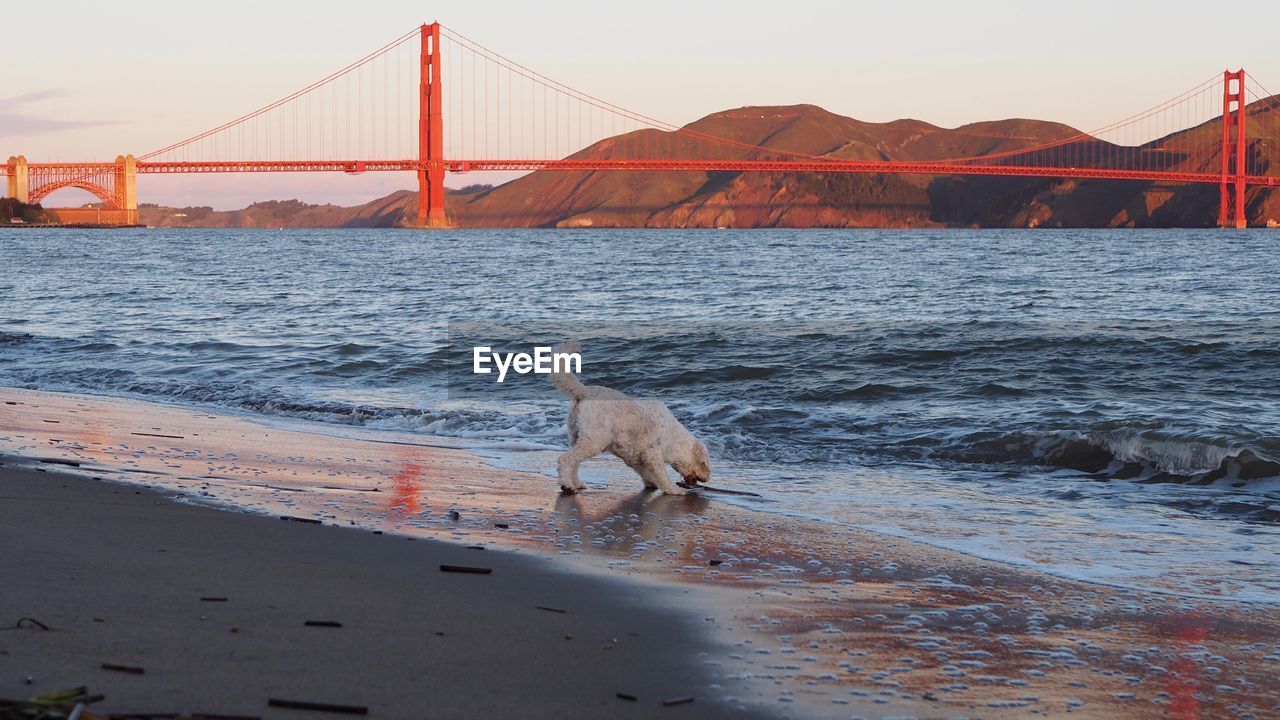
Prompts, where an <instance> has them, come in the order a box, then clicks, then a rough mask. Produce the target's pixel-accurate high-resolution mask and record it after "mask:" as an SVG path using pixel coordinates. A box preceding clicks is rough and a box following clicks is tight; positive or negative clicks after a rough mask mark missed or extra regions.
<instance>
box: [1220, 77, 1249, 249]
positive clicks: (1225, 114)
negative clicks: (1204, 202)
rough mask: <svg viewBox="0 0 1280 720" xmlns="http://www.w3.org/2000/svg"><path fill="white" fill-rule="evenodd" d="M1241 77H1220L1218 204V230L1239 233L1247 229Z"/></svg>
mask: <svg viewBox="0 0 1280 720" xmlns="http://www.w3.org/2000/svg"><path fill="white" fill-rule="evenodd" d="M1244 78H1245V75H1244V70H1237V71H1236V72H1231V71H1230V70H1228V71H1225V72H1224V73H1223V74H1222V184H1221V187H1220V189H1221V193H1220V194H1221V202H1220V204H1219V205H1218V227H1235V228H1237V229H1241V230H1243V229H1244V228H1245V227H1247V226H1248V219H1247V218H1246V217H1245V207H1244V192H1245V181H1244V179H1245V174H1246V165H1245V158H1246V156H1247V155H1248V151H1249V148H1248V141H1247V139H1246V138H1247V136H1246V135H1245V121H1246V117H1247V115H1248V108H1247V105H1248V101H1247V100H1246V98H1245V90H1244ZM1233 82H1234V83H1235V86H1234V87H1232V83H1233Z"/></svg>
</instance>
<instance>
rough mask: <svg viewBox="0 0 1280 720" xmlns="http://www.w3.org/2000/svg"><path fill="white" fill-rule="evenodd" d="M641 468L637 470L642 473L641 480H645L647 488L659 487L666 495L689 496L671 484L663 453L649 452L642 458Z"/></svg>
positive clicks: (682, 489) (683, 490)
mask: <svg viewBox="0 0 1280 720" xmlns="http://www.w3.org/2000/svg"><path fill="white" fill-rule="evenodd" d="M642 461H643V462H642V464H641V466H640V467H639V468H638V469H637V470H636V472H639V473H640V479H641V480H644V484H645V486H646V487H658V488H661V490H662V492H663V493H664V494H666V495H687V494H688V493H687V492H686V491H685V489H684V488H682V487H680V486H678V485H676V484H675V483H673V482H671V478H670V477H668V476H667V467H666V465H665V464H663V462H662V453H661V452H660V451H659V450H657V449H656V448H655V449H652V450H649V451H648V452H646V453H645V454H644V457H643V458H642Z"/></svg>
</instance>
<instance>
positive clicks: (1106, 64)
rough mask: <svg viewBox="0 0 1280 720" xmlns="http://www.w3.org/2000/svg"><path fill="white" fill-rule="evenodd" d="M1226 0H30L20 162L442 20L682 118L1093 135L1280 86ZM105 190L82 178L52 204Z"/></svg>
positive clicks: (1, 110)
mask: <svg viewBox="0 0 1280 720" xmlns="http://www.w3.org/2000/svg"><path fill="white" fill-rule="evenodd" d="M1222 9H1223V10H1224V11H1225V10H1227V9H1229V10H1230V14H1231V18H1223V19H1221V20H1219V19H1218V18H1216V17H1215V15H1214V6H1213V5H1212V4H1209V5H1206V4H1204V3H1189V2H1147V1H1143V0H1110V1H1108V2H1098V1H1096V0H1078V1H1077V2H1074V3H1040V2H1025V1H1017V2H1014V1H1007V0H968V1H967V2H938V1H934V0H917V2H912V3H897V2H874V3H871V2H853V1H846V2H828V1H826V0H820V1H812V0H810V1H806V0H798V1H797V2H791V3H776V2H763V1H760V0H736V1H733V2H728V1H722V0H714V1H706V0H679V1H676V0H651V1H649V2H644V3H623V2H585V1H577V0H575V1H554V0H548V2H536V3H535V2H527V0H526V1H518V2H517V1H508V0H490V1H489V2H476V1H475V0H466V1H461V2H459V1H454V0H439V1H437V2H434V3H421V2H407V1H405V0H377V1H376V2H373V1H370V2H364V3H354V2H325V1H323V0H310V1H308V2H295V1H294V0H279V1H276V0H273V1H272V2H264V1H263V0H257V1H255V2H246V1H244V0H224V1H222V2H218V3H195V2H173V1H172V0H169V1H167V2H153V1H152V0H130V1H129V2H114V3H103V2H100V1H96V0H95V1H87V0H59V1H58V2H43V3H40V2H36V3H31V2H22V3H14V4H13V6H12V7H6V8H5V11H4V17H5V41H4V43H3V45H2V46H0V54H2V55H3V56H4V57H3V58H0V158H6V157H8V156H10V155H17V154H22V155H25V156H26V157H27V158H28V160H29V161H32V162H38V161H51V160H65V161H70V160H84V159H110V158H114V157H115V156H116V155H119V154H123V153H134V154H141V153H144V152H147V151H149V150H153V149H156V148H158V147H160V146H163V145H166V144H168V143H170V142H173V141H175V140H179V139H182V138H185V137H188V136H190V135H192V134H195V133H197V132H200V131H202V130H206V129H208V128H210V127H213V126H215V125H218V124H220V123H222V122H223V121H225V120H228V119H231V118H233V117H237V116H239V115H241V114H243V113H244V112H247V111H249V110H253V109H255V108H258V107H260V106H262V105H265V104H267V103H269V102H271V101H273V100H275V99H277V98H280V97H281V96H284V95H287V94H288V93H290V92H292V91H294V90H296V89H299V88H301V87H303V86H305V85H307V84H309V83H311V82H312V81H314V80H317V79H319V78H321V77H323V76H325V75H327V74H329V73H330V72H332V71H334V70H336V69H338V68H340V67H342V66H344V65H346V64H347V63H349V62H351V61H352V60H355V59H357V58H359V57H361V56H363V55H365V54H366V53H368V52H370V51H372V50H374V49H376V48H378V47H380V46H381V45H383V44H385V43H386V42H387V41H389V40H391V39H393V38H395V37H397V36H399V35H401V34H402V33H404V32H406V31H407V30H410V29H411V28H413V27H415V26H417V25H419V24H421V23H423V22H431V21H432V20H439V21H440V22H442V23H445V24H446V25H448V26H449V27H451V28H452V29H454V30H456V31H457V32H460V33H462V34H463V35H466V36H468V37H470V38H473V39H474V40H476V41H479V42H480V43H482V44H484V45H486V46H488V47H491V48H493V49H495V50H497V51H499V52H501V53H502V54H503V55H505V56H507V57H509V58H511V59H513V60H515V61H517V62H520V63H521V64H523V65H525V66H527V67H530V68H533V69H535V70H537V71H539V72H541V73H542V74H544V75H546V76H548V77H551V78H554V79H556V80H558V81H561V82H564V83H565V84H567V85H570V86H573V87H575V88H577V89H580V90H583V91H585V92H589V93H591V94H592V95H595V96H597V97H600V98H603V99H605V100H608V101H610V102H612V103H615V104H617V105H620V106H622V107H626V108H629V109H632V110H636V111H638V112H641V113H644V114H646V115H649V116H651V117H656V118H660V119H662V120H665V121H668V122H671V123H675V124H684V123H686V122H689V121H692V120H695V119H697V118H699V117H702V116H704V115H706V114H708V113H711V112H715V111H718V110H723V109H727V108H733V107H740V106H743V105H766V104H768V105H775V104H792V103H812V104H815V105H820V106H822V107H824V108H826V109H828V110H831V111H832V112H836V113H839V114H842V115H848V116H851V117H856V118H858V119H861V120H868V121H888V120H893V119H898V118H906V117H910V118H918V119H921V120H926V121H929V122H932V123H934V124H937V125H942V126H947V127H954V126H957V125H962V124H965V123H968V122H974V121H978V120H992V119H1001V118H1008V117H1028V118H1037V119H1045V120H1055V121H1059V122H1064V123H1067V124H1069V125H1072V126H1074V127H1077V128H1081V129H1090V128H1094V127H1098V126H1101V125H1104V124H1106V123H1108V122H1111V121H1113V120H1117V119H1119V118H1122V117H1126V116H1128V115H1130V114H1132V113H1134V112H1137V111H1139V110H1142V109H1145V108H1147V107H1149V106H1151V105H1154V104H1156V103H1158V102H1160V101H1162V100H1165V99H1167V98H1170V97H1173V96H1175V95H1177V94H1178V93H1180V92H1182V91H1183V90H1186V89H1188V88H1190V87H1192V86H1195V85H1197V84H1198V83H1200V82H1201V81H1203V80H1205V79H1207V78H1209V77H1211V76H1212V75H1213V74H1214V73H1216V72H1221V71H1222V70H1223V69H1226V68H1230V69H1233V70H1234V69H1236V68H1238V67H1244V68H1245V69H1247V70H1248V71H1249V72H1250V74H1251V75H1252V76H1253V77H1255V78H1257V79H1258V80H1260V81H1261V82H1262V84H1263V85H1264V86H1267V87H1272V88H1280V55H1277V54H1276V53H1275V52H1274V50H1273V48H1272V43H1270V42H1269V41H1267V40H1266V39H1265V36H1263V35H1262V34H1260V33H1258V32H1254V31H1253V30H1251V28H1267V29H1273V28H1276V27H1280V4H1276V3H1275V2H1256V1H1254V0H1242V1H1240V2H1235V3H1232V4H1230V5H1229V6H1227V5H1224V6H1222ZM1236 18H1238V19H1239V20H1237V19H1236ZM486 179H489V178H484V177H477V176H475V175H470V176H466V175H463V176H456V177H451V178H450V180H449V182H448V184H450V185H453V186H458V185H463V184H468V183H472V182H476V181H483V180H486ZM413 186H414V183H413V179H412V177H411V176H409V175H400V174H392V173H384V174H380V173H367V174H364V175H360V176H346V175H332V176H330V175H279V174H272V175H239V176H209V177H199V178H197V177H192V176H179V177H156V176H143V177H141V178H140V179H139V195H140V199H141V200H142V201H143V202H157V203H161V204H165V205H174V206H184V205H213V206H214V207H216V208H219V209H231V208H237V207H242V206H244V205H246V204H248V203H250V202H253V201H257V200H270V199H277V200H284V199H294V198H297V199H301V200H304V201H307V202H335V203H339V204H357V203H360V202H365V201H368V200H371V199H373V198H376V197H379V196H381V195H384V194H386V193H387V192H390V191H392V190H396V189H400V188H410V187H413ZM0 190H3V187H2V186H0ZM89 199H90V198H89V196H88V195H83V196H81V195H80V191H75V190H66V191H60V192H59V193H58V194H57V195H54V196H51V197H50V198H49V202H48V204H50V205H71V204H78V203H79V202H87V201H88V200H89Z"/></svg>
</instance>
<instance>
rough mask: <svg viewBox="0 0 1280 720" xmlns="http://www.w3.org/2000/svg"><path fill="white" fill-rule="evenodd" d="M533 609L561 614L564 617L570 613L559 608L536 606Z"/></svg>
mask: <svg viewBox="0 0 1280 720" xmlns="http://www.w3.org/2000/svg"><path fill="white" fill-rule="evenodd" d="M533 607H534V608H536V609H538V610H546V611H547V612H553V613H560V614H561V615H564V614H565V613H567V612H569V611H568V610H562V609H561V608H558V607H548V606H546V605H534V606H533Z"/></svg>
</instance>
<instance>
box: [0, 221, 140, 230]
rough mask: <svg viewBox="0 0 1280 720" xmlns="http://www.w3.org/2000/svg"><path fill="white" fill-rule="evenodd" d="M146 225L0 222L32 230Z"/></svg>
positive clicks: (115, 227) (5, 226)
mask: <svg viewBox="0 0 1280 720" xmlns="http://www.w3.org/2000/svg"><path fill="white" fill-rule="evenodd" d="M143 227H146V225H136V224H135V225H112V224H110V223H0V228H12V229H15V230H17V229H32V230H50V229H53V230H67V229H70V230H123V229H126V228H143Z"/></svg>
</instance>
